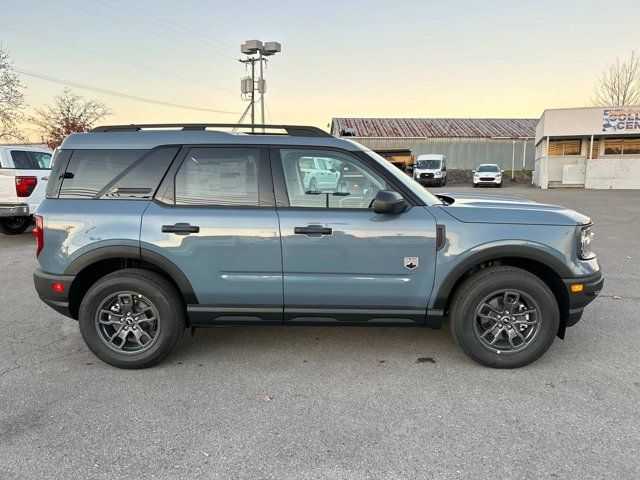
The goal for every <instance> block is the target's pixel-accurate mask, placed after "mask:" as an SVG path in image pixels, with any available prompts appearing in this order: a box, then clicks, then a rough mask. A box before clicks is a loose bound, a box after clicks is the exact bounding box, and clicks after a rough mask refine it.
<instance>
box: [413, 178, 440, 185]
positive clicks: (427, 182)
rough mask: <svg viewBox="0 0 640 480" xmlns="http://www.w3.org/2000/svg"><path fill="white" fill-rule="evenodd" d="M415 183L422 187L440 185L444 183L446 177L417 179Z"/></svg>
mask: <svg viewBox="0 0 640 480" xmlns="http://www.w3.org/2000/svg"><path fill="white" fill-rule="evenodd" d="M415 181H416V182H418V183H419V184H420V185H440V184H441V183H442V182H443V181H444V177H428V178H420V177H415Z"/></svg>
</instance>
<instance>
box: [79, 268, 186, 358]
mask: <svg viewBox="0 0 640 480" xmlns="http://www.w3.org/2000/svg"><path fill="white" fill-rule="evenodd" d="M123 291H127V292H136V293H139V294H140V295H142V296H144V298H146V299H148V300H149V301H150V302H151V303H152V304H153V306H154V307H155V309H156V310H157V313H158V318H159V323H158V325H159V327H158V330H157V333H156V335H157V338H155V337H154V338H155V340H154V343H153V344H152V345H151V346H149V347H148V349H146V350H144V351H141V352H139V353H118V352H116V351H114V350H112V349H111V348H109V347H108V346H107V343H106V342H105V341H104V340H103V339H102V338H101V335H102V334H101V332H100V331H99V328H98V327H97V323H98V319H97V316H98V312H99V311H100V309H101V307H102V306H103V303H104V302H105V301H106V299H108V298H109V297H110V296H114V295H116V294H117V293H118V292H123ZM78 317H79V318H78V320H79V323H80V332H81V333H82V338H83V339H84V341H85V343H86V344H87V346H88V347H89V349H90V350H91V351H92V352H93V353H94V354H95V355H96V356H97V357H98V358H99V359H100V360H102V361H103V362H106V363H108V364H109V365H113V366H114V367H119V368H147V367H151V366H153V365H156V364H158V363H160V362H161V361H162V360H164V359H165V358H166V357H167V355H169V353H171V351H172V350H173V348H174V347H175V345H176V343H177V342H178V340H179V339H180V337H181V336H182V333H183V332H184V328H185V325H186V312H185V306H184V302H183V299H182V297H181V296H180V294H179V293H178V292H177V291H176V289H175V288H174V287H173V285H172V284H171V283H169V281H167V280H166V279H165V278H163V277H162V276H160V275H158V274H157V273H154V272H151V271H148V270H143V269H136V268H131V269H125V270H119V271H117V272H114V273H111V274H109V275H106V276H104V277H102V278H101V279H100V280H98V281H97V282H96V283H95V284H93V285H92V286H91V288H90V289H89V291H88V292H87V293H86V295H85V296H84V298H83V299H82V303H81V304H80V311H79V316H78ZM109 318H111V317H109ZM114 328H115V327H114Z"/></svg>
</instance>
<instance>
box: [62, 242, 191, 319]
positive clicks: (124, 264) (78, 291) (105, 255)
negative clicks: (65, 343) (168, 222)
mask: <svg viewBox="0 0 640 480" xmlns="http://www.w3.org/2000/svg"><path fill="white" fill-rule="evenodd" d="M126 268H142V269H146V270H150V271H153V272H156V273H158V274H160V275H162V276H163V277H164V278H166V279H167V280H168V281H169V282H170V283H171V284H172V285H173V286H174V287H175V288H176V290H177V291H178V292H179V293H180V294H181V295H182V298H183V300H184V303H185V304H197V303H198V299H197V296H196V294H195V292H194V291H193V287H192V286H191V283H190V282H189V279H188V278H187V277H186V275H185V274H184V273H183V272H182V271H181V270H180V269H179V268H178V267H177V266H176V265H175V264H174V263H173V262H171V261H170V260H168V259H167V258H165V257H163V256H162V255H160V254H158V253H155V252H151V251H149V250H146V249H140V248H136V247H128V246H114V247H102V248H98V249H96V250H93V251H90V252H87V253H85V254H83V255H81V256H80V257H78V258H77V259H75V260H74V261H73V262H72V263H71V264H70V265H69V266H68V267H67V269H66V270H65V272H64V274H65V275H75V277H76V278H75V280H74V281H73V283H72V284H71V287H70V289H69V310H70V312H71V315H72V316H73V318H76V319H77V318H78V311H79V309H80V303H81V302H82V299H83V297H84V295H85V293H86V292H87V291H88V290H89V288H90V287H91V285H93V284H94V283H95V282H96V281H97V280H98V279H100V278H102V277H104V276H105V275H108V274H110V273H112V272H115V271H117V270H124V269H126Z"/></svg>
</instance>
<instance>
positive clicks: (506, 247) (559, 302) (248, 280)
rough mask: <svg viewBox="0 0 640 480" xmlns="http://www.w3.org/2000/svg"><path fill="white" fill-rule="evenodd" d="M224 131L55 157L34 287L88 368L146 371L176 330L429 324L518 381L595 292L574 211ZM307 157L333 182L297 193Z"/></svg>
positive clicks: (323, 140)
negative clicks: (85, 350)
mask: <svg viewBox="0 0 640 480" xmlns="http://www.w3.org/2000/svg"><path fill="white" fill-rule="evenodd" d="M171 127H172V128H171ZM226 127H231V126H230V125H223V124H218V125H192V124H186V125H184V124H183V125H173V126H159V125H128V126H113V127H100V128H96V129H94V130H92V131H91V132H89V133H82V134H73V135H70V136H69V137H67V138H66V140H65V141H64V142H63V144H62V146H61V147H60V148H59V149H58V150H57V152H56V154H55V158H54V160H53V168H52V173H51V180H50V181H49V184H48V186H47V192H46V198H45V200H44V201H43V202H42V204H41V205H40V207H39V210H38V214H37V215H36V228H35V230H34V235H35V237H36V239H37V255H38V260H39V263H40V268H39V269H38V270H36V271H35V273H34V281H35V286H36V290H37V292H38V294H39V296H40V298H41V299H42V300H43V301H44V302H45V303H47V304H48V305H50V306H51V307H53V308H54V309H55V310H57V311H58V312H60V313H62V314H64V315H67V316H69V317H71V318H74V319H77V320H78V321H79V326H80V332H81V333H82V336H83V338H84V340H85V342H86V344H87V345H88V347H89V348H90V349H91V350H92V351H93V353H95V355H97V356H98V357H99V358H100V359H102V360H103V361H105V362H107V363H109V364H111V365H115V366H118V367H123V368H141V367H148V366H151V365H154V364H157V363H158V362H160V361H161V360H162V359H164V358H165V357H166V356H167V355H168V354H169V353H170V352H171V350H172V349H173V347H174V346H175V345H176V342H177V340H178V338H179V337H180V335H181V334H182V332H183V331H184V329H185V327H190V328H192V329H193V328H196V327H204V326H212V325H237V324H260V325H266V324H278V325H282V324H285V325H300V324H303V325H371V326H398V325H407V326H420V327H425V326H426V327H432V328H439V327H440V325H441V323H442V320H443V317H445V316H446V317H448V319H449V324H450V327H451V331H452V334H453V337H454V338H455V340H456V341H457V343H458V344H459V345H460V347H461V348H462V349H463V350H464V352H465V353H467V354H468V355H469V356H470V357H471V358H472V359H474V360H475V361H477V362H479V363H481V364H483V365H487V366H491V367H498V368H511V367H520V366H522V365H526V364H528V363H530V362H532V361H534V360H536V359H537V358H539V357H540V356H541V355H542V354H543V353H544V352H545V351H546V350H547V349H548V348H549V346H550V345H551V343H552V342H553V341H554V338H555V337H556V336H558V337H560V338H564V335H565V329H566V328H567V327H569V326H572V325H574V324H575V323H576V322H577V321H578V320H579V319H580V317H581V315H582V312H583V309H584V307H585V306H586V305H587V304H588V303H589V302H591V301H592V300H593V299H594V298H595V296H596V295H597V294H598V293H599V292H600V290H601V288H602V284H603V278H602V275H601V273H600V267H599V265H598V261H597V260H596V257H595V255H594V254H593V253H592V251H591V249H590V241H591V221H590V220H589V218H587V217H586V216H584V215H581V214H579V213H577V212H575V211H572V210H568V209H565V208H562V207H559V206H553V205H543V204H538V203H535V202H532V201H529V200H524V199H520V198H515V197H510V196H487V195H470V194H446V195H439V196H437V197H436V196H434V195H432V194H430V193H429V192H428V191H427V190H425V189H424V188H422V187H421V186H420V185H419V184H418V183H417V182H415V181H414V180H413V179H411V178H410V177H408V176H407V175H406V174H404V173H403V172H401V171H400V170H398V169H397V168H395V167H394V166H393V165H391V164H389V163H388V162H387V161H385V160H384V159H383V158H382V157H380V156H378V155H376V154H374V153H373V152H371V151H370V150H368V149H366V148H365V147H363V146H361V145H359V144H357V143H355V142H352V141H349V140H343V139H337V138H334V137H332V136H330V135H329V134H327V133H325V132H323V131H322V130H319V129H316V128H313V127H299V126H298V127H292V126H267V127H264V130H263V131H262V132H261V133H258V134H255V133H254V134H243V133H233V132H227V131H222V130H221V129H222V128H226ZM216 128H217V129H218V130H213V129H216ZM256 129H257V130H256ZM262 129H263V127H262V126H260V127H252V130H253V132H256V131H260V130H262ZM253 132H250V133H253ZM263 132H265V133H263ZM266 132H269V133H266ZM309 158H322V159H324V161H325V162H326V163H328V164H330V165H331V167H332V168H333V169H335V170H336V172H339V173H340V176H341V177H344V178H348V179H350V180H349V181H344V182H342V181H338V182H337V183H336V185H335V187H334V188H329V187H328V186H326V185H325V188H323V189H313V190H312V189H309V185H308V184H307V183H306V182H305V181H304V173H303V172H304V169H305V165H306V163H308V159H309Z"/></svg>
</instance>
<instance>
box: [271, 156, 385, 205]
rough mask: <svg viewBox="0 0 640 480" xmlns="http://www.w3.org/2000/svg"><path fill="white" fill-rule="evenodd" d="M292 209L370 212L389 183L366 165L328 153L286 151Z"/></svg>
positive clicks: (284, 166)
mask: <svg viewBox="0 0 640 480" xmlns="http://www.w3.org/2000/svg"><path fill="white" fill-rule="evenodd" d="M280 160H281V162H282V169H283V171H284V177H285V183H286V186H287V194H288V196H289V204H290V206H292V207H311V208H337V209H353V208H356V209H368V208H370V206H371V202H372V200H373V199H374V198H375V196H376V194H377V193H378V192H379V191H380V190H385V189H387V183H386V182H385V181H384V179H383V178H381V177H380V176H379V175H378V174H376V173H375V172H373V171H372V170H371V169H369V168H368V167H367V166H365V165H363V163H362V161H360V160H359V159H356V158H354V157H351V156H349V155H345V154H342V153H339V152H334V151H327V150H306V149H282V150H280Z"/></svg>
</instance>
